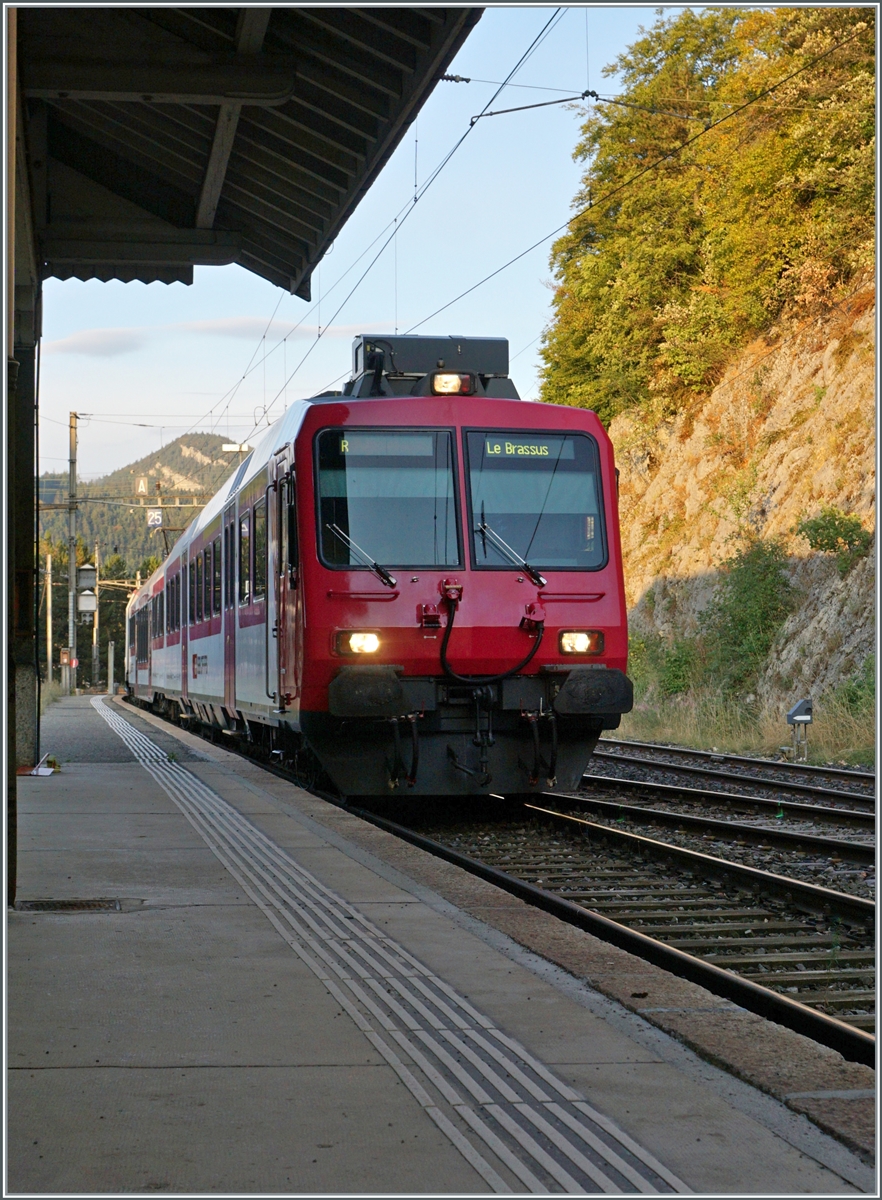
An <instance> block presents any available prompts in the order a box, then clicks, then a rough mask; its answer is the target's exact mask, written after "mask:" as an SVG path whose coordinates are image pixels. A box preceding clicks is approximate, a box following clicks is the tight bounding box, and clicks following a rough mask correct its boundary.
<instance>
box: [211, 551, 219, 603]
mask: <svg viewBox="0 0 882 1200" xmlns="http://www.w3.org/2000/svg"><path fill="white" fill-rule="evenodd" d="M211 572H212V574H211V595H212V605H211V611H212V612H213V613H214V614H215V616H217V614H218V613H219V612H220V610H221V540H220V537H219V536H218V537H216V538H215V539H214V556H213V558H212V560H211Z"/></svg>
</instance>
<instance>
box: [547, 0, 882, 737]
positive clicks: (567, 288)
mask: <svg viewBox="0 0 882 1200" xmlns="http://www.w3.org/2000/svg"><path fill="white" fill-rule="evenodd" d="M874 69H875V12H874V11H873V10H872V9H867V8H857V7H847V6H844V5H843V6H836V7H833V6H828V7H810V8H796V7H786V8H785V7H781V8H763V9H756V8H750V9H748V8H734V7H731V8H710V9H704V10H697V11H693V10H691V9H684V10H682V11H680V12H678V13H676V14H674V15H672V16H669V15H666V14H665V13H664V12H663V11H662V10H659V19H658V20H657V21H656V22H655V24H654V25H653V26H652V28H651V29H649V30H648V31H641V36H640V38H639V39H638V40H637V41H636V42H635V43H634V44H633V45H632V46H630V47H629V48H628V49H627V51H626V52H625V53H624V54H622V55H621V56H620V57H619V59H618V60H617V61H616V63H614V64H613V65H612V66H611V67H609V68H607V69H606V70H607V73H610V72H612V71H615V72H617V73H618V74H619V76H620V78H621V79H622V81H623V88H622V92H621V94H620V95H619V96H618V97H617V98H616V100H615V103H614V104H613V103H609V102H607V101H605V100H604V99H603V97H601V96H598V97H596V101H595V104H594V105H593V107H592V108H590V109H588V110H586V114H585V122H584V124H583V126H582V137H581V140H580V141H579V143H578V145H577V146H576V148H575V151H574V157H575V158H576V159H577V161H582V162H584V163H585V171H584V174H583V179H582V187H581V190H580V191H579V193H578V194H577V195H576V197H575V199H574V203H573V208H574V215H573V218H572V219H571V221H570V223H569V226H568V228H567V231H566V233H565V234H564V235H563V237H561V238H560V239H559V240H558V242H557V243H556V244H555V246H554V248H553V252H552V258H551V265H552V268H553V270H554V273H555V281H556V282H555V294H554V300H553V319H552V321H551V323H550V324H549V327H548V329H547V330H546V332H545V336H544V339H543V348H542V355H543V359H544V368H543V388H542V397H543V399H544V400H547V401H549V402H552V403H556V404H572V405H574V406H582V407H587V408H593V409H594V410H595V411H596V412H597V413H598V414H599V415H600V416H601V417H602V419H603V420H604V421H605V422H606V423H607V424H608V426H609V429H610V434H611V436H612V439H613V441H614V443H615V445H616V449H617V453H618V456H619V464H620V468H621V471H622V476H621V507H622V537H623V549H624V559H625V572H626V579H627V588H628V602H629V606H630V615H631V630H632V637H631V668H630V669H631V673H632V675H633V676H634V678H635V682H636V685H637V705H636V708H635V712H634V714H633V715H632V716H631V717H629V718H627V719H626V721H625V722H624V725H623V731H625V732H627V733H630V734H631V735H632V736H643V737H650V738H652V737H655V738H657V739H668V740H686V741H691V742H693V743H694V744H708V743H709V742H714V741H716V742H719V744H720V745H721V746H725V747H726V748H729V749H735V748H745V749H747V748H752V749H762V750H764V751H767V752H768V751H770V750H775V749H777V747H778V743H780V742H782V741H783V740H784V739H785V737H786V736H787V726H786V725H785V724H784V713H785V712H786V710H787V709H788V708H789V707H790V706H791V705H792V704H793V703H794V702H795V701H796V700H797V699H800V698H802V697H803V696H807V695H811V696H812V697H813V699H814V700H815V701H816V718H815V727H814V733H813V737H815V738H816V742H817V745H818V747H819V752H820V749H821V748H823V752H824V753H827V754H837V755H840V754H842V755H845V756H846V757H849V756H851V757H854V756H855V755H858V756H860V755H863V756H864V757H868V756H870V755H872V748H873V745H874V736H873V715H874V713H873V710H874V673H873V657H872V656H873V652H874V647H875V642H874V621H873V614H874V597H873V585H874V576H873V560H874V554H873V551H874V547H875V446H874V440H873V428H874V409H873V403H874V400H873V397H874V364H875V359H874V338H873V335H874V330H875V293H874V290H873V287H872V286H871V282H870V281H871V280H872V278H873V271H874V264H875V257H874V256H875V245H874V222H875V211H874V200H875V189H874V156H875V96H876V93H875V75H874ZM819 700H820V703H818V701H819ZM821 727H823V728H821Z"/></svg>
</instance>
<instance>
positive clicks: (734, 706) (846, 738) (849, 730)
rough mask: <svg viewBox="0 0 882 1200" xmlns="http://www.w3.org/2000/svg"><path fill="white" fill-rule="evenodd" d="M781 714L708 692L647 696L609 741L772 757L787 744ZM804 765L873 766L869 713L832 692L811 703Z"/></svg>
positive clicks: (872, 725)
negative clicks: (811, 711) (667, 743)
mask: <svg viewBox="0 0 882 1200" xmlns="http://www.w3.org/2000/svg"><path fill="white" fill-rule="evenodd" d="M785 711H786V706H784V705H782V706H781V709H780V711H778V710H770V709H768V708H766V709H759V708H758V707H757V706H756V705H751V704H746V703H745V702H744V701H743V700H738V699H736V698H733V697H731V696H729V695H726V694H725V693H724V692H722V691H719V690H716V689H713V688H702V689H693V690H692V691H690V692H688V693H687V694H685V695H679V696H661V695H658V694H655V690H653V694H652V695H645V696H644V697H643V698H641V699H640V700H638V701H637V702H636V704H635V707H634V711H633V712H631V713H627V714H626V715H625V716H623V717H622V724H621V726H620V727H619V729H617V730H616V732H615V733H614V734H613V735H612V736H613V737H621V738H627V739H631V740H633V741H638V742H672V743H675V744H677V745H681V746H694V747H696V748H697V749H701V750H711V749H715V750H720V751H725V752H727V753H730V754H759V755H763V756H766V757H768V756H776V755H777V754H778V753H779V751H780V747H781V746H784V745H789V744H790V740H791V732H790V726H789V725H788V724H787V723H786V721H785V719H784V714H785ZM808 761H809V762H814V763H830V762H837V763H845V764H846V765H848V766H866V767H869V768H871V769H872V767H873V766H874V765H875V761H876V714H875V707H874V706H867V707H863V708H861V709H859V710H858V711H855V708H854V706H853V705H850V704H849V703H848V701H847V700H846V699H845V698H844V697H843V696H842V695H840V694H838V693H837V692H828V693H827V694H825V695H823V696H821V697H820V698H819V699H817V700H816V701H815V704H814V721H813V723H812V724H811V726H810V727H809V734H808Z"/></svg>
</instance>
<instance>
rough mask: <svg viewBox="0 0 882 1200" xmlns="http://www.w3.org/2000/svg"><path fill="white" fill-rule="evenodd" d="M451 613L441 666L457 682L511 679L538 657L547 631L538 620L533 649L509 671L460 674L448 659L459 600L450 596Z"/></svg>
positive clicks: (482, 682) (445, 634) (480, 682)
mask: <svg viewBox="0 0 882 1200" xmlns="http://www.w3.org/2000/svg"><path fill="white" fill-rule="evenodd" d="M447 603H448V605H449V613H450V615H449V616H448V618H447V628H446V629H445V630H444V637H443V638H442V639H441V666H442V668H443V670H444V674H445V675H447V676H448V677H449V678H450V679H453V680H455V681H456V682H457V683H465V684H484V683H501V682H502V680H503V679H511V677H512V676H513V675H517V673H518V671H523V669H524V667H526V666H528V665H529V663H531V662H532V661H533V659H534V658H535V657H536V653H537V651H538V650H539V647H540V646H541V645H542V635H543V634H544V632H545V622H544V621H537V622H536V641H535V642H534V643H533V646H532V649H531V650H530V653H529V654H528V655H527V657H526V658H524V659H522V660H521V661H520V662H519V663H518V664H517V666H514V667H512V668H511V669H510V670H508V671H503V672H501V674H499V675H458V674H457V672H456V671H454V669H453V668H452V667H451V665H450V663H449V662H448V661H447V644H448V642H449V641H450V635H451V633H453V622H454V619H455V617H456V609H457V605H458V604H459V600H457V599H451V598H449V597H448V600H447Z"/></svg>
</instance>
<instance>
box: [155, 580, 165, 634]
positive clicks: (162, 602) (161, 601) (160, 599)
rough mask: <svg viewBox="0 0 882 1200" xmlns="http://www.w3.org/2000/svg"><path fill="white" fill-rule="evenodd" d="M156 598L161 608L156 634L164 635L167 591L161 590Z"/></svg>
mask: <svg viewBox="0 0 882 1200" xmlns="http://www.w3.org/2000/svg"><path fill="white" fill-rule="evenodd" d="M156 599H157V602H158V608H159V620H158V621H157V623H156V634H157V637H162V631H163V630H164V629H165V592H164V591H162V592H160V593H159V595H158V596H157V597H156Z"/></svg>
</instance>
